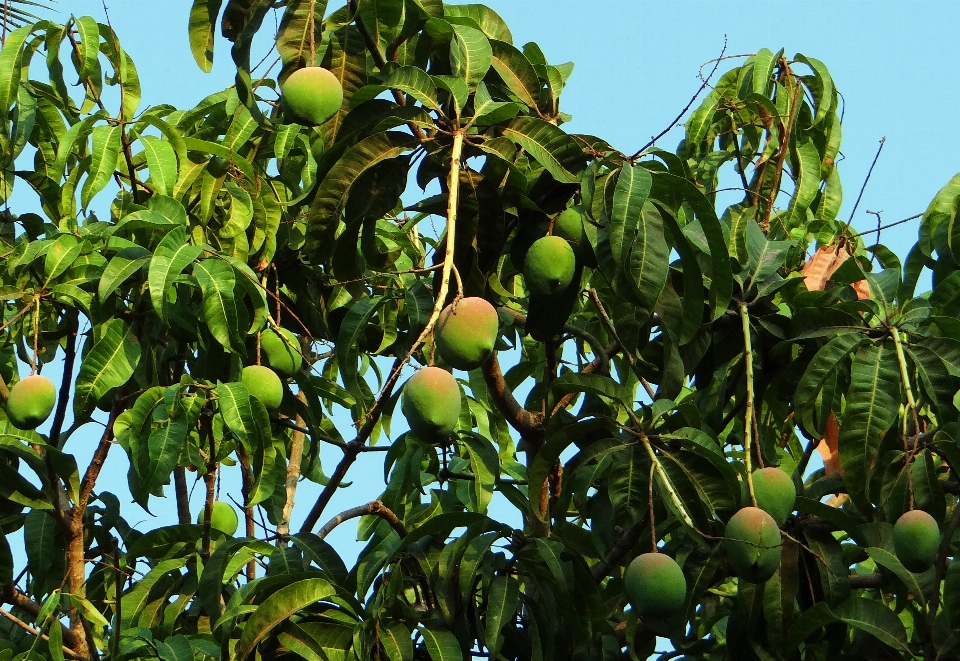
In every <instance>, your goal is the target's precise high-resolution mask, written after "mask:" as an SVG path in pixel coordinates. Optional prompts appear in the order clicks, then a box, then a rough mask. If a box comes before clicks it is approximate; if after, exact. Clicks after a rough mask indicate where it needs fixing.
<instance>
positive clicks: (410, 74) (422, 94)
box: [383, 67, 442, 112]
mask: <svg viewBox="0 0 960 661" xmlns="http://www.w3.org/2000/svg"><path fill="white" fill-rule="evenodd" d="M383 84H384V86H385V87H389V88H390V89H395V90H400V91H401V92H403V93H405V94H409V95H410V96H412V97H413V98H415V99H416V100H417V101H419V102H420V103H422V104H423V105H425V106H426V107H428V108H430V109H431V110H436V111H437V112H442V109H441V108H440V104H439V103H438V102H437V87H436V85H434V84H433V79H432V78H431V77H430V75H429V74H427V72H426V71H424V70H423V69H419V68H417V67H400V68H398V69H394V70H393V71H391V72H390V75H389V76H387V79H386V80H385V81H383Z"/></svg>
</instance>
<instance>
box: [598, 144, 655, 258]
mask: <svg viewBox="0 0 960 661" xmlns="http://www.w3.org/2000/svg"><path fill="white" fill-rule="evenodd" d="M652 185H653V178H652V177H651V176H650V171H649V170H647V169H646V168H642V167H636V166H631V165H630V164H629V163H625V164H624V166H623V168H622V169H621V170H620V176H619V177H618V178H617V187H616V188H615V189H614V192H613V211H612V212H611V214H610V223H609V224H608V225H607V233H608V235H609V242H610V252H611V253H612V254H613V259H614V262H615V264H616V266H617V268H618V269H621V268H622V265H623V264H624V262H625V261H626V258H627V256H628V255H629V254H630V249H631V248H632V246H633V242H634V241H635V240H636V237H637V234H638V231H639V230H640V228H641V226H642V225H643V224H644V222H643V205H644V203H645V202H646V201H647V196H648V195H649V194H650V187H651V186H652Z"/></svg>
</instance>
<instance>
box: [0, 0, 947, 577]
mask: <svg viewBox="0 0 960 661" xmlns="http://www.w3.org/2000/svg"><path fill="white" fill-rule="evenodd" d="M486 4H488V5H489V6H490V7H492V8H493V9H495V10H496V11H497V12H498V13H500V15H501V16H502V17H503V18H504V19H505V20H506V22H507V24H508V25H509V26H510V29H511V31H512V33H513V39H514V43H515V44H517V45H518V46H519V45H522V44H524V43H526V42H528V41H536V42H537V43H538V44H540V46H541V47H542V49H543V51H544V53H545V55H546V56H547V58H548V60H549V61H550V62H552V63H563V62H567V61H573V62H575V63H576V69H575V70H574V73H573V76H572V77H571V78H570V80H569V83H568V85H567V88H566V90H565V91H564V94H563V97H562V105H561V108H562V110H563V111H565V112H567V113H570V114H572V115H573V117H574V119H573V122H571V123H570V124H567V125H565V126H564V128H565V129H567V130H568V131H571V132H578V133H590V134H594V135H597V136H601V137H603V138H605V139H606V140H608V141H609V142H610V143H611V144H613V145H614V146H616V147H617V148H619V149H621V150H622V151H624V152H626V153H633V152H634V151H636V150H637V149H639V148H640V147H641V146H642V145H644V144H645V143H646V142H647V141H648V140H649V139H650V138H651V137H652V136H653V135H655V134H657V133H659V132H660V131H661V130H663V129H664V128H666V127H667V126H668V125H670V123H671V122H672V121H673V120H674V118H675V117H676V116H677V114H678V113H679V112H680V110H681V109H682V108H683V107H684V106H685V105H686V104H687V102H688V101H689V100H690V97H691V96H692V95H693V93H694V92H695V91H696V90H697V88H698V87H699V85H700V79H699V78H698V77H697V74H698V72H699V71H700V68H701V64H702V63H704V62H706V61H707V60H710V59H711V58H715V57H717V56H718V55H719V54H720V52H721V49H722V48H723V45H724V38H725V36H726V39H727V50H726V53H727V54H728V55H734V54H743V53H754V52H756V51H757V50H759V49H760V48H763V47H766V48H769V49H771V50H772V51H774V52H776V51H777V50H778V49H780V48H781V47H783V48H785V50H786V53H787V55H788V56H793V55H794V54H795V53H798V52H800V53H803V54H805V55H808V56H811V57H815V58H817V59H820V60H821V61H823V62H824V63H825V64H826V65H827V67H828V68H829V70H830V71H831V73H832V75H833V77H834V81H835V83H836V85H837V88H838V89H839V91H840V92H841V93H842V95H843V99H844V102H845V116H844V124H843V133H844V139H843V146H842V152H843V159H842V160H840V161H839V163H838V167H839V169H840V173H841V176H842V179H843V183H844V189H845V190H844V207H843V209H844V210H843V211H842V212H841V218H847V217H848V215H849V214H850V211H851V209H852V206H853V202H854V200H855V199H856V196H857V193H858V191H859V190H860V187H861V185H862V183H863V180H864V177H865V175H866V172H867V170H868V168H869V166H870V163H871V162H872V160H873V158H874V155H875V153H876V151H877V147H878V143H879V141H880V139H881V137H884V136H885V137H886V138H887V142H886V145H885V147H884V149H883V153H882V155H881V156H880V159H879V162H878V164H877V166H876V169H875V171H874V173H873V177H872V179H871V181H870V183H869V185H868V187H867V189H866V192H865V194H864V197H863V201H862V202H861V204H860V207H859V210H858V211H857V214H856V216H855V217H854V219H853V226H854V227H855V228H856V229H858V230H861V231H862V230H867V229H870V228H872V227H874V226H875V224H876V220H875V218H874V217H873V216H870V215H868V214H867V213H866V211H868V210H870V211H878V212H881V213H882V217H883V220H884V222H885V223H887V222H892V221H895V220H899V219H901V218H905V217H907V216H911V215H913V214H916V213H920V212H922V211H923V210H924V209H925V208H926V206H927V204H928V203H929V201H930V199H931V198H932V197H933V195H934V194H936V192H937V191H938V190H939V188H940V187H941V186H942V185H943V184H944V183H946V181H947V180H948V179H949V178H950V177H951V176H953V175H954V174H955V173H956V172H958V171H960V122H958V121H957V120H956V108H958V96H960V92H958V89H960V88H958V86H957V85H956V82H955V81H956V72H955V67H954V66H953V64H954V63H955V62H956V61H957V60H958V50H960V44H958V42H957V40H956V36H955V33H956V26H957V25H960V3H956V2H946V1H943V2H939V1H933V0H925V1H923V2H920V1H915V2H897V1H880V0H859V1H853V0H851V1H848V2H835V1H822V0H805V1H803V2H787V1H779V0H766V1H764V2H746V1H734V0H711V1H706V0H696V1H695V0H671V1H670V2H662V1H659V0H594V1H592V2H586V1H585V0H549V1H548V0H488V2H487V3H486ZM107 5H108V7H109V14H110V19H111V21H112V23H113V26H114V28H115V29H116V31H117V33H118V34H119V37H120V41H121V43H122V45H123V47H124V48H125V49H126V50H127V51H128V52H129V53H130V55H131V56H132V57H133V60H134V62H135V63H136V65H137V69H138V72H139V75H140V79H141V84H142V86H143V102H142V105H141V110H143V109H144V108H146V107H147V106H148V105H156V104H159V103H172V104H174V105H176V106H178V107H180V108H189V107H192V106H193V105H194V104H195V103H196V102H197V101H199V100H200V99H202V98H203V97H204V96H206V95H208V94H210V93H211V92H214V91H217V90H220V89H223V88H225V87H227V86H229V85H231V84H232V83H233V77H234V68H233V63H232V61H231V60H230V56H229V46H230V44H229V43H228V42H226V41H225V40H224V39H222V38H218V42H217V44H216V58H215V65H214V69H213V72H212V73H210V74H204V73H202V72H201V71H200V70H199V69H198V68H197V66H196V65H195V64H194V62H193V58H192V57H191V55H190V51H189V47H188V44H187V28H186V26H187V15H188V11H189V7H190V2H189V0H163V1H162V2H145V1H142V0H107ZM337 6H339V3H337V2H331V3H330V8H336V7H337ZM56 9H57V10H58V12H57V13H56V14H55V15H53V16H51V18H53V20H58V21H61V22H62V21H65V20H66V18H67V16H68V15H69V14H70V13H73V14H76V15H83V14H89V15H92V16H94V17H95V18H97V20H99V21H103V18H104V8H103V5H102V3H101V1H100V0H60V2H59V3H58V5H57V6H56ZM278 20H279V15H278ZM272 25H273V18H271V17H269V16H268V18H267V19H266V21H265V23H264V29H263V31H262V32H263V33H264V34H268V33H271V32H272ZM258 46H259V48H258V47H256V46H255V48H254V52H253V61H254V62H256V61H258V60H259V59H260V57H262V56H263V55H264V54H265V53H266V49H267V47H269V43H267V41H263V40H261V41H259V42H258ZM271 59H272V58H271ZM740 61H742V60H730V61H729V62H724V63H721V66H720V69H719V71H718V75H719V74H720V73H722V72H723V71H725V70H726V69H728V68H730V67H732V66H736V65H737V64H738V63H739V62H740ZM709 69H710V66H707V67H706V68H705V69H704V73H705V74H706V72H708V71H709ZM38 71H39V69H38ZM694 107H696V104H695V105H694ZM682 134H683V129H682V128H675V129H674V130H673V131H672V132H670V133H669V134H668V135H667V136H665V137H664V138H662V139H661V140H660V141H659V142H658V146H660V147H663V148H665V149H669V150H672V149H674V148H675V147H676V144H677V142H678V141H679V140H680V138H681V137H682ZM18 188H19V189H20V190H21V191H22V190H24V189H26V186H23V185H22V184H18ZM21 195H22V193H19V192H18V193H17V196H16V197H15V198H14V200H13V204H12V206H13V210H14V211H15V212H18V213H22V212H24V211H27V210H29V209H27V208H25V206H21V207H19V208H18V207H17V203H18V200H19V201H22V202H21V204H23V205H27V204H29V196H22V197H21ZM916 230H917V222H916V221H914V222H912V223H910V224H906V225H902V226H900V227H897V228H895V229H891V230H888V231H886V232H884V234H883V243H885V244H887V245H888V246H889V247H891V248H892V249H894V250H895V251H896V252H897V253H899V254H900V255H901V256H902V255H905V254H906V251H907V250H908V249H909V248H910V246H912V245H913V243H914V242H915V240H916V236H917V232H916ZM51 376H54V375H53V374H51ZM395 422H396V423H397V424H396V425H395V428H394V431H395V432H396V431H399V430H400V428H401V425H403V422H402V418H401V417H400V416H399V415H398V416H397V418H396V419H395ZM347 424H348V423H346V424H343V425H342V428H343V429H344V430H345V431H347ZM88 430H89V431H87V430H84V431H82V432H81V433H79V434H77V435H76V437H75V438H73V439H71V442H70V443H68V445H67V448H66V449H67V450H68V451H71V452H74V453H76V454H77V458H78V461H79V462H80V463H81V466H83V465H85V464H86V461H87V460H88V459H89V456H90V454H92V451H93V447H94V446H95V444H96V440H95V439H96V438H97V437H99V433H100V430H98V429H97V428H95V427H94V426H89V427H88ZM322 456H323V458H324V467H325V469H326V471H327V472H328V473H329V472H331V471H332V470H333V466H334V465H335V462H336V461H337V460H338V459H339V452H338V451H337V450H335V449H329V448H324V450H323V455H322ZM361 459H362V460H363V461H359V462H358V463H357V464H355V465H354V467H353V469H352V470H351V472H350V474H349V479H355V480H357V485H356V487H352V488H351V489H349V490H341V491H340V493H338V495H337V496H336V497H335V498H334V499H333V501H332V502H331V504H330V505H329V506H328V508H327V510H326V512H325V515H324V517H323V518H324V520H326V519H327V518H328V517H330V516H332V515H333V514H335V513H336V512H338V511H340V510H342V509H345V508H346V507H349V506H352V505H356V504H358V503H360V502H365V501H366V500H370V499H372V498H375V497H376V496H377V495H378V494H379V492H380V490H381V489H382V481H381V479H382V459H383V457H382V455H379V454H372V455H371V454H368V455H361ZM126 469H127V460H126V457H125V455H124V454H123V452H122V451H121V450H120V448H114V450H113V451H112V452H111V456H110V458H109V460H108V463H107V466H106V469H105V471H104V473H103V477H102V478H101V482H100V484H98V488H99V489H108V490H111V491H114V492H115V493H117V494H118V495H121V497H123V494H126V479H125V475H126ZM224 489H225V491H226V493H231V495H233V496H234V497H235V498H237V499H238V500H239V489H238V488H236V487H235V486H233V485H231V484H228V483H225V484H224ZM201 491H202V488H200V489H197V490H196V493H195V498H194V501H195V502H194V511H195V512H196V511H198V510H199V502H200V498H199V496H200V492H201ZM318 492H319V488H318V487H316V486H314V485H310V484H308V483H302V485H301V488H300V490H299V492H298V497H297V507H296V509H295V512H294V521H293V525H292V528H293V529H294V530H296V529H297V528H298V527H299V523H300V521H302V519H303V517H304V516H305V514H306V512H307V511H308V509H309V507H310V506H311V504H312V503H313V500H314V499H315V497H316V495H317V493H318ZM154 502H155V506H154V508H153V510H154V512H155V513H156V514H158V519H155V520H150V517H149V516H148V515H147V514H146V513H143V514H142V517H141V516H140V511H139V508H138V507H137V506H136V505H134V504H130V505H129V506H125V507H124V510H125V514H126V516H127V518H128V521H129V522H130V523H131V524H134V523H136V522H137V521H138V520H140V521H142V522H143V527H144V528H152V527H154V526H157V525H162V524H166V523H173V522H175V506H174V503H173V500H172V489H170V498H168V499H167V500H166V501H165V502H160V501H154ZM510 522H511V523H513V524H516V523H517V522H516V521H510ZM354 534H355V527H354V526H353V525H351V524H346V525H343V526H341V527H340V528H339V529H338V530H337V531H336V532H335V533H334V535H332V536H331V537H330V538H329V541H331V542H332V543H334V544H335V545H336V546H337V547H338V548H339V549H341V550H342V552H343V554H344V556H345V557H346V558H347V559H348V560H349V559H350V558H351V557H352V556H353V554H354V553H356V551H357V550H358V548H359V547H358V545H356V544H355V543H354V542H353V539H354Z"/></svg>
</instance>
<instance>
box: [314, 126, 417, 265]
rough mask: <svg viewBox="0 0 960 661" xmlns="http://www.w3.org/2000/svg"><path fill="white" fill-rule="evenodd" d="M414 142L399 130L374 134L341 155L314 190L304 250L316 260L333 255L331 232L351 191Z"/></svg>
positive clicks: (335, 226) (332, 236)
mask: <svg viewBox="0 0 960 661" xmlns="http://www.w3.org/2000/svg"><path fill="white" fill-rule="evenodd" d="M417 144H418V143H417V139H416V138H415V137H413V136H412V135H408V134H405V133H401V132H399V131H387V132H384V133H377V134H374V135H372V136H370V137H369V138H365V139H363V140H361V141H360V142H358V143H357V144H356V145H354V146H353V147H351V148H350V149H348V150H347V151H346V152H344V154H343V156H342V157H341V158H340V160H339V161H337V163H336V165H334V166H333V167H332V168H331V169H330V171H329V172H328V173H327V175H326V176H325V177H324V179H323V181H322V182H321V183H320V187H319V188H318V189H317V195H316V197H315V198H314V200H313V204H312V205H311V206H310V212H309V214H308V216H307V249H308V251H310V252H311V253H313V254H314V255H316V257H317V258H318V259H321V260H323V259H326V258H328V257H329V256H330V255H332V254H333V250H334V247H335V243H336V242H335V241H334V233H335V232H336V230H337V226H338V224H339V222H340V216H341V213H342V212H343V207H344V205H346V202H347V197H348V196H349V194H350V188H351V186H353V183H354V181H356V180H357V178H358V177H359V176H360V175H361V174H363V173H364V172H366V171H367V170H369V169H370V168H371V167H373V166H374V165H376V164H377V163H380V162H382V161H384V160H386V159H389V158H394V157H396V156H399V155H400V154H402V153H404V152H406V151H409V150H411V149H413V148H414V147H415V146H416V145H417Z"/></svg>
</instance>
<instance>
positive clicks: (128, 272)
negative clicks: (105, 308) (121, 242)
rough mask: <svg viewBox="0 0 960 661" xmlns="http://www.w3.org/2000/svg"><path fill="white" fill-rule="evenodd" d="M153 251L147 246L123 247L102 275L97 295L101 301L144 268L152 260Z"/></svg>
mask: <svg viewBox="0 0 960 661" xmlns="http://www.w3.org/2000/svg"><path fill="white" fill-rule="evenodd" d="M152 254H153V253H151V252H150V251H149V250H147V249H146V248H141V247H139V246H131V247H128V248H122V249H121V250H119V251H117V253H116V254H115V255H114V256H113V257H111V258H110V261H109V262H108V263H107V267H106V268H105V269H104V270H103V274H102V275H101V276H100V283H99V285H98V287H97V297H98V298H99V299H100V301H101V302H103V301H106V300H107V298H108V297H109V296H110V294H112V293H113V292H114V291H116V289H117V287H119V286H120V285H122V284H123V283H124V282H125V281H126V280H127V279H128V278H129V277H130V276H132V275H133V274H134V273H136V272H137V271H139V270H140V269H141V268H143V265H144V264H146V263H147V262H149V261H150V256H151V255H152Z"/></svg>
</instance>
